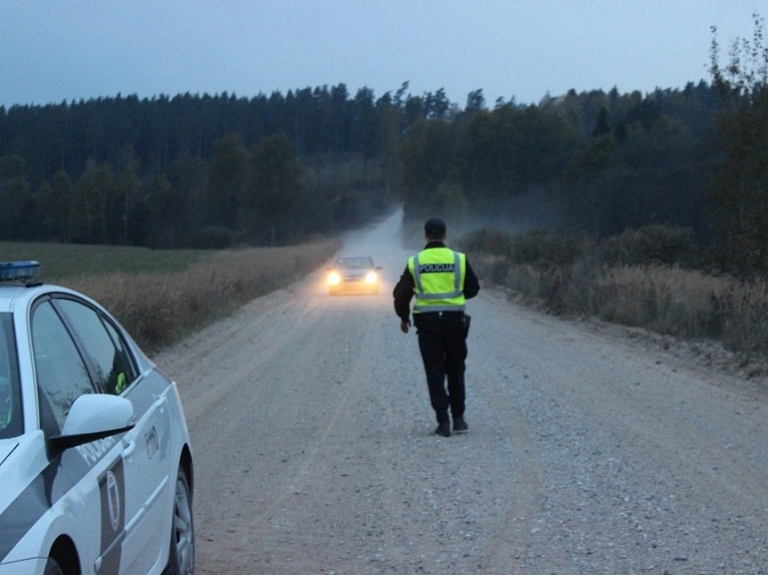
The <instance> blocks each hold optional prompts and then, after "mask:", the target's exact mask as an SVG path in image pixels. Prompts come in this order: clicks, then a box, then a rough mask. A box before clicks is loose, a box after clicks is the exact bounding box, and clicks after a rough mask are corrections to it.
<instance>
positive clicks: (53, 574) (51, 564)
mask: <svg viewBox="0 0 768 575" xmlns="http://www.w3.org/2000/svg"><path fill="white" fill-rule="evenodd" d="M43 575H64V571H63V570H62V568H61V565H59V562H58V561H56V559H54V558H53V557H48V561H46V562H45V571H43Z"/></svg>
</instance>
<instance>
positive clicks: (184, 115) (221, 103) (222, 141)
mask: <svg viewBox="0 0 768 575" xmlns="http://www.w3.org/2000/svg"><path fill="white" fill-rule="evenodd" d="M754 18H755V35H754V38H753V39H752V40H749V41H747V40H738V41H736V42H734V45H733V46H731V49H730V51H729V58H730V60H729V61H728V62H727V63H726V64H725V65H724V66H721V64H720V61H719V58H720V53H719V46H718V44H717V37H716V30H715V29H713V43H712V50H711V54H710V60H711V76H712V78H711V82H706V81H701V82H699V83H697V84H694V83H689V84H688V85H686V86H685V87H684V88H682V89H662V88H659V89H656V90H654V91H653V92H650V93H646V94H642V93H640V92H637V91H635V92H631V93H620V92H619V90H618V89H617V88H614V89H613V90H611V91H609V92H604V91H603V90H592V91H585V92H581V93H577V92H575V91H574V90H571V91H569V92H567V93H566V94H563V95H560V96H551V95H546V96H545V97H544V98H542V100H541V101H540V102H539V103H538V104H534V105H520V104H517V103H516V102H515V100H514V98H512V99H511V100H509V101H504V100H503V99H499V100H497V101H496V102H494V103H493V104H491V105H488V104H487V102H486V101H485V98H484V95H483V92H482V90H480V89H479V90H476V91H473V92H471V93H470V94H468V95H467V98H466V102H465V103H464V105H463V106H460V105H459V104H457V103H454V102H451V101H450V100H449V99H448V97H447V95H446V94H445V91H444V90H442V89H440V90H437V91H435V92H428V93H425V94H421V95H414V94H412V93H410V92H409V89H408V83H407V82H406V83H403V85H402V86H401V87H400V88H399V89H398V90H395V91H390V92H386V93H385V94H383V95H381V96H378V97H377V96H376V95H375V94H374V92H373V91H372V90H371V89H369V88H365V87H364V88H361V89H359V90H358V91H357V92H356V93H355V94H354V95H352V94H350V92H349V91H348V89H347V87H346V85H344V84H339V85H336V86H331V87H328V86H322V87H317V88H314V89H312V88H304V89H299V90H291V91H288V93H287V94H285V95H283V94H281V93H280V92H273V93H272V94H270V95H269V96H267V95H265V94H258V95H257V96H255V97H252V98H245V97H237V96H236V95H234V94H227V93H223V94H219V95H213V96H210V95H207V94H204V95H191V94H188V93H187V94H183V95H177V96H175V97H172V98H171V97H168V96H163V95H161V96H159V97H154V98H151V99H139V98H138V97H136V96H127V97H123V96H121V95H118V96H116V97H114V98H99V99H96V100H88V101H82V100H81V101H79V102H74V101H73V102H62V103H60V104H56V105H46V106H36V105H17V106H12V107H11V108H9V109H5V108H3V107H0V238H2V239H19V240H37V241H71V242H88V243H112V244H133V245H148V246H154V247H192V246H207V247H219V246H224V245H230V244H231V243H233V242H237V241H241V242H245V243H249V244H255V245H275V244H285V243H291V242H295V241H302V240H304V239H306V238H308V237H311V236H313V235H318V234H323V235H329V234H334V233H337V232H338V231H340V230H344V229H347V228H348V227H351V226H355V225H358V224H360V223H362V222H364V221H365V220H366V219H368V218H370V217H371V216H373V215H376V214H378V213H381V212H382V211H383V210H385V209H386V207H387V205H389V204H390V203H391V202H393V201H399V202H402V203H403V205H404V207H405V213H406V216H407V217H408V218H413V219H420V218H422V217H425V216H427V215H432V214H436V213H439V214H442V215H443V216H444V217H446V218H448V219H451V220H452V221H453V222H456V223H458V224H459V227H460V226H461V225H464V226H466V227H471V226H472V225H474V223H475V222H476V221H481V222H485V223H490V224H491V225H494V226H497V227H500V228H502V229H510V230H515V229H524V228H527V227H536V226H540V227H548V228H550V229H558V230H569V231H578V232H581V233H585V234H589V235H592V236H596V237H608V236H612V235H616V234H619V233H621V232H623V231H624V230H626V229H636V228H641V227H643V226H648V225H666V226H673V227H680V228H686V229H690V230H691V231H692V233H693V235H694V237H695V238H696V240H697V242H698V243H699V244H700V245H701V246H704V247H705V248H706V249H707V250H708V253H709V256H710V257H711V259H712V260H713V261H716V262H717V264H718V265H719V266H721V267H722V268H724V269H727V270H729V271H734V272H739V273H744V272H748V271H765V270H766V269H768V217H766V216H768V197H766V193H768V192H767V190H768V174H767V173H766V166H768V129H767V128H768V94H767V93H766V92H767V91H768V88H767V87H766V86H767V85H768V82H767V81H766V67H768V52H766V49H765V46H764V45H763V23H762V19H761V18H760V17H759V15H757V14H756V15H755V16H754Z"/></svg>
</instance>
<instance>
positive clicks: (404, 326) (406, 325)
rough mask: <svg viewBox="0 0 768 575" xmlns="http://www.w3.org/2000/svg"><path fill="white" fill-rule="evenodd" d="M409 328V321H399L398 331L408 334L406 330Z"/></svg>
mask: <svg viewBox="0 0 768 575" xmlns="http://www.w3.org/2000/svg"><path fill="white" fill-rule="evenodd" d="M409 327H411V320H407V321H406V320H402V319H401V320H400V331H402V332H403V333H408V328H409Z"/></svg>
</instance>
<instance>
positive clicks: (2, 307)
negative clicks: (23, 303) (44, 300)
mask: <svg viewBox="0 0 768 575" xmlns="http://www.w3.org/2000/svg"><path fill="white" fill-rule="evenodd" d="M29 289H30V288H28V287H26V286H23V285H18V284H2V283H0V312H7V311H10V310H11V305H12V302H13V301H14V300H15V299H17V298H18V297H19V296H20V295H22V294H24V293H25V292H26V291H27V290H29Z"/></svg>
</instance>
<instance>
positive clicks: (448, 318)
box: [392, 218, 480, 437]
mask: <svg viewBox="0 0 768 575" xmlns="http://www.w3.org/2000/svg"><path fill="white" fill-rule="evenodd" d="M424 235H425V237H426V240H427V245H426V246H425V248H424V249H423V250H422V251H420V252H419V253H418V254H416V255H415V256H411V257H410V258H408V265H407V266H406V268H405V271H403V275H402V276H401V277H400V281H398V282H397V285H396V286H395V289H394V291H393V292H392V295H393V297H394V298H395V313H397V315H398V316H399V317H400V330H401V331H402V332H403V333H408V329H409V328H410V327H411V320H410V303H411V298H412V297H413V296H414V295H415V296H416V302H415V304H414V307H413V323H414V325H415V326H416V333H417V334H418V337H419V351H420V352H421V358H422V360H423V362H424V371H425V372H426V375H427V386H428V388H429V399H430V402H431V404H432V408H433V409H434V410H435V416H436V417H437V429H435V433H437V434H438V435H442V436H443V437H450V435H451V422H450V419H449V417H448V412H449V410H450V415H451V416H452V417H453V431H454V432H456V433H459V432H464V431H467V429H468V427H467V423H466V421H464V399H465V391H464V370H465V365H464V362H465V360H466V358H467V341H466V335H467V330H468V327H469V325H468V317H469V316H466V315H465V314H464V307H465V303H466V300H467V299H469V298H473V297H475V296H476V295H477V292H478V291H480V284H479V283H478V281H477V276H476V275H475V273H474V271H472V267H471V266H470V265H469V262H468V261H467V258H466V256H465V255H464V254H463V253H459V252H455V251H453V250H451V249H449V248H447V247H446V246H445V243H443V242H444V240H445V222H443V220H441V219H438V218H432V219H430V220H427V222H426V223H425V224H424ZM446 379H447V382H448V388H447V390H446V385H445V384H446Z"/></svg>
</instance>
